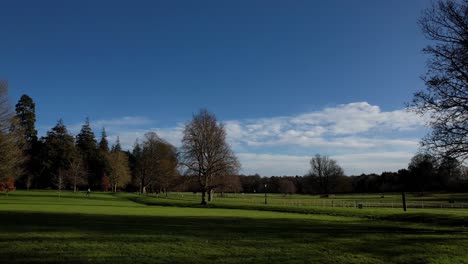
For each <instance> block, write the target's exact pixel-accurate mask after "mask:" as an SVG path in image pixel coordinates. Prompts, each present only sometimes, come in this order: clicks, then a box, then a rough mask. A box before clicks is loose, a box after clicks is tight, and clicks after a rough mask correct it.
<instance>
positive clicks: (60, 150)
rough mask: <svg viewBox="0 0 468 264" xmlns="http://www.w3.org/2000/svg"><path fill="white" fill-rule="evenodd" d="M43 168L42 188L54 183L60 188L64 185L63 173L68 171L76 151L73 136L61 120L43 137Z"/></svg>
mask: <svg viewBox="0 0 468 264" xmlns="http://www.w3.org/2000/svg"><path fill="white" fill-rule="evenodd" d="M45 149H46V158H45V164H44V166H45V168H46V169H47V172H48V173H46V174H44V175H43V178H42V179H41V180H42V181H41V183H42V187H50V185H51V184H53V183H54V182H56V183H59V185H60V186H58V187H60V188H61V187H62V185H63V184H64V180H65V177H66V174H65V172H66V171H67V170H69V169H70V167H71V165H72V163H73V160H74V158H75V157H76V150H75V145H74V139H73V136H72V135H70V134H69V133H68V130H67V128H66V126H65V125H64V124H63V120H61V119H60V120H59V121H58V122H57V124H56V125H55V127H53V128H52V130H50V131H48V132H47V136H46V137H45Z"/></svg>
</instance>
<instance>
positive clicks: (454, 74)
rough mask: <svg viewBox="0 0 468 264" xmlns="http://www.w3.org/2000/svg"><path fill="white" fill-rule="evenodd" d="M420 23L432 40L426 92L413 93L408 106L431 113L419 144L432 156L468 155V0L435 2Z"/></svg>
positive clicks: (421, 112) (426, 49) (429, 47)
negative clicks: (429, 128) (426, 131)
mask: <svg viewBox="0 0 468 264" xmlns="http://www.w3.org/2000/svg"><path fill="white" fill-rule="evenodd" d="M419 24H420V26H421V29H422V31H423V33H424V34H425V36H426V38H428V39H429V40H432V41H434V45H432V46H427V47H426V48H424V49H423V51H424V52H425V53H426V54H428V55H430V59H429V61H428V64H427V65H428V71H427V73H426V75H425V76H424V78H423V80H424V81H425V83H426V86H427V91H420V92H418V93H416V94H415V95H414V99H413V102H412V103H411V104H410V107H411V109H413V110H414V111H416V112H417V113H420V114H422V115H424V114H427V115H429V116H430V121H429V124H430V126H431V127H432V132H431V133H430V134H429V135H427V136H426V137H425V138H423V140H422V145H423V146H424V147H426V148H427V149H428V150H429V151H431V153H432V154H434V155H441V156H448V157H452V158H462V159H466V158H468V118H467V117H468V0H460V1H452V0H443V1H437V2H436V3H434V4H433V5H432V6H431V7H430V8H428V9H426V10H425V11H424V13H423V16H422V17H421V19H420V21H419Z"/></svg>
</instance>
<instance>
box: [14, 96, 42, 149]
mask: <svg viewBox="0 0 468 264" xmlns="http://www.w3.org/2000/svg"><path fill="white" fill-rule="evenodd" d="M16 118H17V120H18V123H19V126H21V128H22V132H23V133H24V139H25V141H26V142H27V143H28V144H29V145H30V146H31V145H32V144H34V142H36V141H37V130H36V125H35V124H36V104H35V103H34V101H33V99H32V98H31V97H29V96H28V95H26V94H23V95H22V96H21V98H20V100H19V101H18V103H17V104H16Z"/></svg>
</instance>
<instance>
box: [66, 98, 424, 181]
mask: <svg viewBox="0 0 468 264" xmlns="http://www.w3.org/2000/svg"><path fill="white" fill-rule="evenodd" d="M221 121H222V122H223V123H224V124H225V127H226V130H227V134H228V142H229V143H230V144H231V146H232V147H233V149H234V150H235V151H236V153H237V155H238V157H239V159H240V161H241V163H242V173H245V174H253V173H259V174H261V175H303V174H305V173H307V172H308V169H309V160H310V158H311V157H312V156H313V155H314V154H316V153H320V154H325V155H329V156H331V157H333V158H335V159H337V160H338V162H339V163H340V165H341V166H342V167H343V168H344V169H345V172H346V173H347V174H360V173H371V172H375V173H380V172H382V171H395V170H398V169H400V168H404V167H406V166H407V163H408V162H409V159H410V158H411V157H412V156H413V155H414V153H415V152H416V151H417V149H418V142H419V139H420V138H421V136H422V135H424V133H425V132H424V131H425V124H426V120H425V119H424V118H422V117H419V116H417V115H415V114H414V113H411V112H407V111H406V110H405V109H398V110H394V111H382V110H381V109H380V107H379V106H376V105H371V104H369V103H367V102H356V103H349V104H342V105H337V106H335V107H327V108H324V109H321V110H318V111H313V112H308V113H302V114H298V115H291V116H279V117H271V118H257V119H239V120H221ZM91 123H92V125H93V128H94V129H95V131H96V132H99V131H100V129H101V128H102V127H105V128H106V131H107V132H108V135H109V141H110V142H111V143H113V142H115V140H116V138H117V136H118V137H119V138H120V141H121V144H122V146H123V147H124V148H126V149H131V148H132V146H133V145H134V143H135V140H136V139H137V138H139V139H140V140H141V139H142V138H143V137H144V134H145V133H146V132H149V131H154V132H156V133H158V134H159V135H160V136H161V137H162V138H164V139H166V140H167V141H169V142H170V143H172V144H173V145H175V146H177V147H178V146H180V140H181V138H182V132H183V123H177V124H173V125H172V126H166V127H162V126H158V123H157V122H156V120H153V119H149V118H147V117H141V116H134V117H131V116H129V117H122V118H115V119H109V120H97V121H92V122H91ZM80 126H81V125H73V126H71V128H72V129H71V130H72V132H74V133H77V132H78V131H79V127H80ZM96 134H98V133H96Z"/></svg>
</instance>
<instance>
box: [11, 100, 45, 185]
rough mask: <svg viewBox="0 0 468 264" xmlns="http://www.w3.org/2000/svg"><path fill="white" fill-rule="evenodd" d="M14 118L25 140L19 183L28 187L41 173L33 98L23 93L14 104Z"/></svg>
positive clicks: (39, 143) (40, 145)
mask: <svg viewBox="0 0 468 264" xmlns="http://www.w3.org/2000/svg"><path fill="white" fill-rule="evenodd" d="M16 119H17V121H18V126H19V129H20V131H21V132H22V134H23V138H24V140H25V142H26V144H25V145H24V147H23V152H24V155H25V157H26V159H25V162H24V165H23V167H24V171H23V175H22V177H21V179H20V184H21V185H22V187H26V188H27V189H29V188H30V187H31V186H32V185H33V184H37V183H36V181H37V177H39V176H40V173H41V161H40V153H41V147H42V144H41V142H39V141H38V138H37V130H36V127H35V124H36V105H35V103H34V101H33V99H32V98H31V97H29V96H28V95H26V94H23V95H22V96H21V98H20V100H19V101H18V103H17V104H16Z"/></svg>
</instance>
